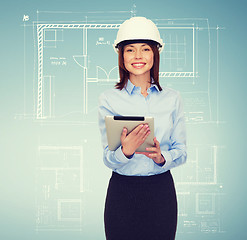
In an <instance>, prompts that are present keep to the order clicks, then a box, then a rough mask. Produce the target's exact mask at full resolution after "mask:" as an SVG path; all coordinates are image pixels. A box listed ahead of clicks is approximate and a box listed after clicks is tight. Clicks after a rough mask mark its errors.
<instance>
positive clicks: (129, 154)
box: [121, 146, 135, 158]
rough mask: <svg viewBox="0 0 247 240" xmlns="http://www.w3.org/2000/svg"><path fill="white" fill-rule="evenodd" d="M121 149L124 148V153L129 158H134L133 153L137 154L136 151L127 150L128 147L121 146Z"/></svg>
mask: <svg viewBox="0 0 247 240" xmlns="http://www.w3.org/2000/svg"><path fill="white" fill-rule="evenodd" d="M121 149H122V152H123V154H124V155H125V157H127V158H132V157H133V155H134V154H135V152H130V151H126V149H125V148H124V147H123V146H122V147H121Z"/></svg>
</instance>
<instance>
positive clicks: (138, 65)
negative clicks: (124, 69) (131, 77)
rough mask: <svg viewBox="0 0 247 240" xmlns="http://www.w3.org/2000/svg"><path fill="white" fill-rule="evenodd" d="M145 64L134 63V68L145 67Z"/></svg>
mask: <svg viewBox="0 0 247 240" xmlns="http://www.w3.org/2000/svg"><path fill="white" fill-rule="evenodd" d="M143 65H144V64H143V63H134V64H133V66H137V67H140V66H143Z"/></svg>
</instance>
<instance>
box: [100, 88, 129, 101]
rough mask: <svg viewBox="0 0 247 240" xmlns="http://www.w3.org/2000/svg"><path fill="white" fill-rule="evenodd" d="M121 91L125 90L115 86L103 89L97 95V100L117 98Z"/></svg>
mask: <svg viewBox="0 0 247 240" xmlns="http://www.w3.org/2000/svg"><path fill="white" fill-rule="evenodd" d="M123 92H125V90H124V89H123V90H119V89H116V88H110V89H107V90H105V91H104V92H102V93H100V95H99V101H100V102H102V101H112V100H113V101H114V100H116V99H117V98H119V96H120V95H122V94H123Z"/></svg>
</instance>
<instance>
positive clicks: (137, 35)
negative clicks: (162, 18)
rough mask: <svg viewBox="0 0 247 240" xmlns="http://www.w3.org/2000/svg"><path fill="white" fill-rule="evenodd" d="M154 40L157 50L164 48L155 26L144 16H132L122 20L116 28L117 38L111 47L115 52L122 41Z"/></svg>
mask: <svg viewBox="0 0 247 240" xmlns="http://www.w3.org/2000/svg"><path fill="white" fill-rule="evenodd" d="M135 40H137V42H141V40H143V41H154V42H155V43H157V46H158V48H159V52H160V53H161V52H162V50H163V48H164V45H165V44H164V43H163V41H162V39H161V38H160V33H159V30H158V28H157V26H156V25H155V24H154V23H153V22H152V21H151V20H149V19H147V18H145V17H132V18H130V19H128V20H126V21H124V22H123V23H122V24H121V25H120V27H119V30H118V33H117V39H116V40H115V41H114V44H113V48H114V50H115V51H116V52H117V49H118V46H119V44H121V43H123V42H124V41H133V42H135Z"/></svg>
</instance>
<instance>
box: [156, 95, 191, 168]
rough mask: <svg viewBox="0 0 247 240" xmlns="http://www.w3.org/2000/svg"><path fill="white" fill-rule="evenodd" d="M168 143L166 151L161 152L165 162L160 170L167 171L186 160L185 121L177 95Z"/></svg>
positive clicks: (180, 100)
mask: <svg viewBox="0 0 247 240" xmlns="http://www.w3.org/2000/svg"><path fill="white" fill-rule="evenodd" d="M170 143H171V144H170V147H169V149H168V151H161V154H162V155H163V156H164V158H165V160H166V162H165V164H164V165H163V166H162V168H164V169H167V170H169V169H171V168H174V167H177V166H179V165H181V164H183V163H185V162H186V159H187V152H186V130H185V119H184V110H183V104H182V99H181V97H180V94H178V97H177V99H176V103H175V109H174V111H173V129H172V131H171V136H170Z"/></svg>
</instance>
